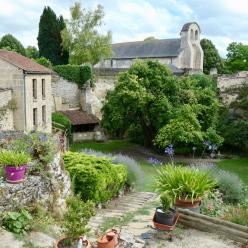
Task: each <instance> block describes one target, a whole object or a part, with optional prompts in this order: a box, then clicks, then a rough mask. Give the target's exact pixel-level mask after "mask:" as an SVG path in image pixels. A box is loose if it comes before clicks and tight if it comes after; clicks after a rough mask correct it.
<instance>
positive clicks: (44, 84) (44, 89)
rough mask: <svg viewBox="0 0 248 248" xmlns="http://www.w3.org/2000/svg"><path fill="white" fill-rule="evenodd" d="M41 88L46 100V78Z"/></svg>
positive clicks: (43, 97) (42, 81)
mask: <svg viewBox="0 0 248 248" xmlns="http://www.w3.org/2000/svg"><path fill="white" fill-rule="evenodd" d="M41 87H42V99H45V98H46V81H45V79H44V78H43V79H42V80H41Z"/></svg>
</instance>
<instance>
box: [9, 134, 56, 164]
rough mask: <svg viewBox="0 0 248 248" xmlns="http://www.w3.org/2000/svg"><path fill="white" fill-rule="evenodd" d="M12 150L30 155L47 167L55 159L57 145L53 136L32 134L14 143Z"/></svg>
mask: <svg viewBox="0 0 248 248" xmlns="http://www.w3.org/2000/svg"><path fill="white" fill-rule="evenodd" d="M12 149H13V150H15V151H24V152H26V153H29V154H31V156H32V158H33V159H35V160H38V161H39V162H40V163H42V164H43V165H47V164H48V163H50V162H51V161H52V160H53V158H54V155H55V152H56V145H55V141H54V140H53V138H52V136H51V135H49V134H45V133H41V132H30V133H29V134H27V135H26V136H24V137H23V138H21V139H17V140H15V141H13V143H12Z"/></svg>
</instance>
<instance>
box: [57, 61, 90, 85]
mask: <svg viewBox="0 0 248 248" xmlns="http://www.w3.org/2000/svg"><path fill="white" fill-rule="evenodd" d="M53 69H54V71H56V72H57V73H58V74H59V75H60V76H61V77H64V78H65V79H67V80H69V81H72V82H74V83H76V84H78V85H79V86H81V85H83V84H84V83H85V82H86V81H87V80H91V79H92V70H91V67H90V66H89V65H82V66H80V65H56V66H54V67H53Z"/></svg>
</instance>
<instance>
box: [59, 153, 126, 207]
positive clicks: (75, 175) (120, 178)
mask: <svg viewBox="0 0 248 248" xmlns="http://www.w3.org/2000/svg"><path fill="white" fill-rule="evenodd" d="M64 162H65V168H66V170H67V171H68V172H69V173H70V176H71V179H72V182H73V187H74V192H75V193H76V194H80V196H81V198H82V200H83V201H88V200H92V201H93V202H95V203H96V204H97V203H104V202H107V201H108V200H110V199H111V198H113V197H115V196H117V194H118V192H119V191H120V189H121V188H122V187H123V186H124V184H125V182H126V180H127V168H126V167H125V166H124V165H121V164H113V163H112V161H111V159H107V158H99V157H96V156H94V155H86V154H83V153H76V152H67V153H65V154H64Z"/></svg>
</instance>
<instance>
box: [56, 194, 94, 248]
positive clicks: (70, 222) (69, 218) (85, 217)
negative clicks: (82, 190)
mask: <svg viewBox="0 0 248 248" xmlns="http://www.w3.org/2000/svg"><path fill="white" fill-rule="evenodd" d="M93 215H94V204H93V203H92V202H86V203H85V202H83V201H82V200H81V199H80V196H72V197H70V198H68V199H67V212H66V213H65V215H64V218H63V224H64V226H63V229H64V234H65V237H63V238H61V239H60V240H58V242H57V244H56V248H78V247H80V248H86V247H87V248H89V247H90V242H89V241H88V240H87V239H86V237H85V235H86V234H87V232H88V231H89V230H88V228H87V227H86V225H87V223H88V221H89V220H90V218H91V216H93Z"/></svg>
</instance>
